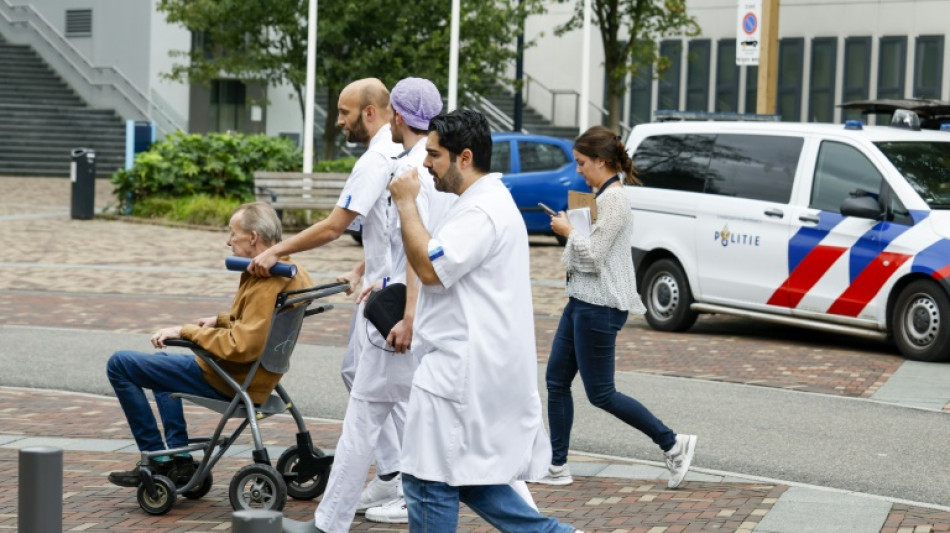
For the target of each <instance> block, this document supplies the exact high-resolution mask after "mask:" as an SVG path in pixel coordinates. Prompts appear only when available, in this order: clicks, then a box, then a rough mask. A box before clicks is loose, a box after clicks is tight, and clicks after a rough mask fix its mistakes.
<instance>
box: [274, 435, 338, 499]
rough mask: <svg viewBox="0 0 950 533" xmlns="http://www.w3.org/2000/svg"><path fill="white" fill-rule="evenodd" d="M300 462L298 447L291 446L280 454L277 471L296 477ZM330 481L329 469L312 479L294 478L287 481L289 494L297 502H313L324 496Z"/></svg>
mask: <svg viewBox="0 0 950 533" xmlns="http://www.w3.org/2000/svg"><path fill="white" fill-rule="evenodd" d="M299 462H300V454H299V453H298V450H297V446H296V445H294V446H291V447H290V448H287V449H286V450H284V453H282V454H280V459H278V460H277V471H278V472H280V473H281V474H282V475H284V476H287V475H288V474H291V475H292V476H295V475H296V473H297V464H298V463H299ZM329 479H330V469H329V468H326V469H324V470H322V471H320V472H318V473H317V474H316V475H314V476H313V477H311V478H310V479H297V478H296V477H293V481H286V479H285V481H286V483H287V494H289V495H290V497H291V498H294V499H295V500H312V499H314V498H316V497H317V496H319V495H321V494H323V491H325V490H326V488H327V481H328V480H329Z"/></svg>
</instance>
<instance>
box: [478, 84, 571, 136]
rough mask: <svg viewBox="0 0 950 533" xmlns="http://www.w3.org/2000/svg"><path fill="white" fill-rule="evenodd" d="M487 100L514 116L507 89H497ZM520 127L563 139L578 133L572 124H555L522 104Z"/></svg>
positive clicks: (510, 97) (512, 102)
mask: <svg viewBox="0 0 950 533" xmlns="http://www.w3.org/2000/svg"><path fill="white" fill-rule="evenodd" d="M487 98H488V101H490V102H491V103H492V105H494V106H495V107H497V108H498V109H499V110H501V111H502V112H503V113H504V114H505V115H508V116H509V117H512V118H513V117H514V116H515V98H514V96H513V95H512V94H511V93H510V92H507V91H498V92H496V93H495V94H492V95H490V96H487ZM521 127H522V128H523V129H524V130H526V131H527V132H528V133H532V134H535V135H549V136H551V137H561V138H563V139H570V140H574V139H575V138H577V136H578V135H579V134H580V133H579V132H578V130H577V128H576V127H573V126H555V125H554V124H553V123H551V121H550V120H548V119H546V118H544V116H542V115H541V114H540V113H538V112H537V111H535V109H534V108H532V107H529V106H527V105H526V106H523V107H522V112H521Z"/></svg>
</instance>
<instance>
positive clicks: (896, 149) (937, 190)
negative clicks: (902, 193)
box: [874, 141, 950, 209]
mask: <svg viewBox="0 0 950 533" xmlns="http://www.w3.org/2000/svg"><path fill="white" fill-rule="evenodd" d="M874 144H875V145H876V146H877V147H878V148H879V149H880V150H881V152H883V153H884V155H885V156H887V158H888V159H890V160H891V163H893V164H894V166H895V167H897V170H899V171H900V173H901V174H903V175H904V178H905V179H906V180H907V182H908V183H910V184H911V186H913V187H914V189H915V190H916V191H917V194H919V195H920V197H921V198H923V199H924V201H925V202H927V204H928V205H930V207H931V208H934V209H950V141H948V142H936V141H920V142H878V143H874Z"/></svg>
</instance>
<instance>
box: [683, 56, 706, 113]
mask: <svg viewBox="0 0 950 533" xmlns="http://www.w3.org/2000/svg"><path fill="white" fill-rule="evenodd" d="M711 46H712V45H711V42H710V41H709V39H699V40H694V41H690V42H689V53H688V54H687V58H686V109H687V110H688V111H709V59H710V53H711V50H712V49H711Z"/></svg>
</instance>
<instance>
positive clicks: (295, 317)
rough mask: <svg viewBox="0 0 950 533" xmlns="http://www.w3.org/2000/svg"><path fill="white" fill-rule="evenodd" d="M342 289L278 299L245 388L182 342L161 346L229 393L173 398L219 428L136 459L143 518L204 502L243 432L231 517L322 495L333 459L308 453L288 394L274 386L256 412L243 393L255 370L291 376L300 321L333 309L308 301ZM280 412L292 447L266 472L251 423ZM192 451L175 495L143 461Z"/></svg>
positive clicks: (332, 287) (308, 440)
mask: <svg viewBox="0 0 950 533" xmlns="http://www.w3.org/2000/svg"><path fill="white" fill-rule="evenodd" d="M346 289H347V284H346V283H330V284H326V285H317V286H315V287H311V288H308V289H299V290H295V291H287V292H282V293H280V294H279V295H278V296H277V302H276V307H275V310H274V316H273V318H272V319H271V327H270V333H269V335H268V337H267V343H266V345H265V347H264V352H263V353H262V354H261V357H260V358H259V359H258V360H257V361H256V362H254V364H253V365H252V366H251V368H250V370H249V372H248V375H247V378H246V379H245V380H244V383H238V382H237V381H235V380H234V379H233V378H232V377H231V376H230V375H228V374H227V373H226V372H225V371H224V370H222V369H221V367H220V365H218V364H217V362H216V359H217V358H216V357H215V356H214V355H212V354H211V353H209V352H207V351H205V350H203V349H202V348H201V347H200V346H198V345H197V344H195V343H193V342H191V341H187V340H183V339H170V340H167V341H166V342H165V344H166V345H168V346H177V347H182V348H189V349H191V350H192V351H193V352H195V354H196V355H197V356H198V357H200V358H201V359H202V360H204V361H205V362H206V363H208V365H209V366H210V367H211V368H212V369H213V370H214V371H215V372H216V373H217V374H218V375H219V376H221V377H222V378H223V379H224V380H225V381H226V382H227V383H228V385H230V386H231V388H232V389H233V390H234V398H233V399H232V400H231V401H230V402H227V401H221V400H216V399H212V398H205V397H202V396H196V395H191V394H182V393H175V394H172V397H174V398H182V399H183V400H188V401H189V402H192V403H194V404H197V405H200V406H202V407H206V408H208V409H211V410H213V411H216V412H218V413H221V415H222V416H221V420H220V422H218V425H217V427H216V428H215V430H214V433H213V434H212V435H211V437H205V438H194V439H189V440H188V445H187V446H184V447H180V448H173V449H166V450H160V451H154V452H142V461H141V466H140V467H139V476H140V477H141V480H142V483H141V484H140V485H139V487H138V492H137V494H136V498H137V500H138V504H139V507H141V508H142V510H144V511H145V512H146V513H149V514H153V515H162V514H165V513H167V512H168V511H169V510H170V509H171V508H172V506H174V504H175V501H176V500H177V498H178V497H179V496H184V497H185V498H188V499H200V498H202V497H203V496H205V495H206V494H207V493H208V492H209V491H210V490H211V486H212V484H213V477H212V475H211V470H212V469H213V468H214V466H215V464H217V462H218V461H219V460H220V459H221V458H222V457H223V456H224V454H225V453H226V452H227V451H228V449H229V448H230V447H231V445H232V444H234V442H235V441H236V440H237V439H238V437H239V436H240V435H241V433H242V432H243V431H244V430H245V429H246V428H247V427H248V426H250V428H251V438H252V440H253V441H254V450H253V452H252V455H253V459H254V463H253V464H250V465H247V466H244V467H243V468H241V469H240V470H238V472H237V473H236V474H235V475H234V477H233V478H232V479H231V484H230V487H229V490H228V498H229V499H230V502H231V507H232V508H233V509H234V510H235V511H240V510H252V509H262V510H272V511H280V510H282V509H283V508H284V505H285V504H286V502H287V496H288V495H290V496H291V497H293V498H294V499H300V500H311V499H313V498H316V497H317V496H319V495H321V494H323V491H324V490H325V489H326V485H327V481H328V479H329V474H330V468H331V466H332V464H333V456H332V455H327V454H325V453H324V452H323V451H321V450H320V449H319V448H315V447H314V446H313V442H312V440H311V438H310V432H309V431H307V427H306V424H305V422H304V420H303V416H301V414H300V411H299V410H298V409H297V407H296V406H295V405H294V403H293V401H292V400H291V399H290V396H288V394H287V391H286V390H284V388H283V387H282V386H281V385H280V383H278V384H277V386H276V387H275V388H274V393H272V394H271V396H270V397H269V398H268V399H267V400H266V401H265V402H264V403H262V404H259V405H257V404H254V403H253V402H252V401H251V397H250V396H249V395H248V393H247V388H248V387H249V386H250V384H251V380H252V379H253V378H254V375H255V374H256V373H257V370H258V368H260V367H262V366H263V367H264V368H265V369H267V370H269V371H270V372H275V373H278V374H286V373H287V371H288V370H289V369H290V356H291V354H292V353H293V350H294V346H296V343H297V336H298V335H299V333H300V328H301V326H302V324H303V320H304V318H306V317H309V316H313V315H316V314H320V313H323V312H325V311H329V310H330V309H332V308H333V306H332V305H330V304H321V305H317V306H314V307H310V304H311V303H312V302H313V301H314V300H317V299H320V298H324V297H326V296H330V295H332V294H337V293H340V292H344V291H346ZM287 410H289V411H290V414H291V416H293V419H294V422H295V423H296V424H297V435H296V441H297V442H296V444H295V445H293V446H291V447H289V448H287V449H286V450H285V451H284V452H283V453H282V454H281V455H280V458H279V459H278V460H277V463H276V466H271V462H270V458H269V456H268V452H267V448H265V447H264V444H263V441H262V439H261V432H260V428H259V426H258V421H259V420H263V419H265V418H267V417H270V416H273V415H276V414H279V413H283V412H285V411H287ZM231 419H241V420H242V422H241V423H240V425H239V426H238V427H237V428H236V429H235V430H234V431H233V432H232V433H231V434H230V435H227V436H223V435H222V434H223V433H225V426H226V425H227V423H228V421H229V420H231ZM197 451H200V452H202V458H201V461H199V462H198V463H197V466H196V467H195V472H194V474H193V475H192V476H191V477H190V478H189V479H188V481H187V483H184V485H182V486H180V487H177V486H175V481H172V480H171V479H169V478H168V477H166V476H163V475H159V474H156V473H153V472H152V471H151V469H150V468H149V467H148V464H149V459H150V458H153V457H157V456H162V455H172V454H179V453H184V452H197ZM177 481H181V479H178V480H177Z"/></svg>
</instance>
